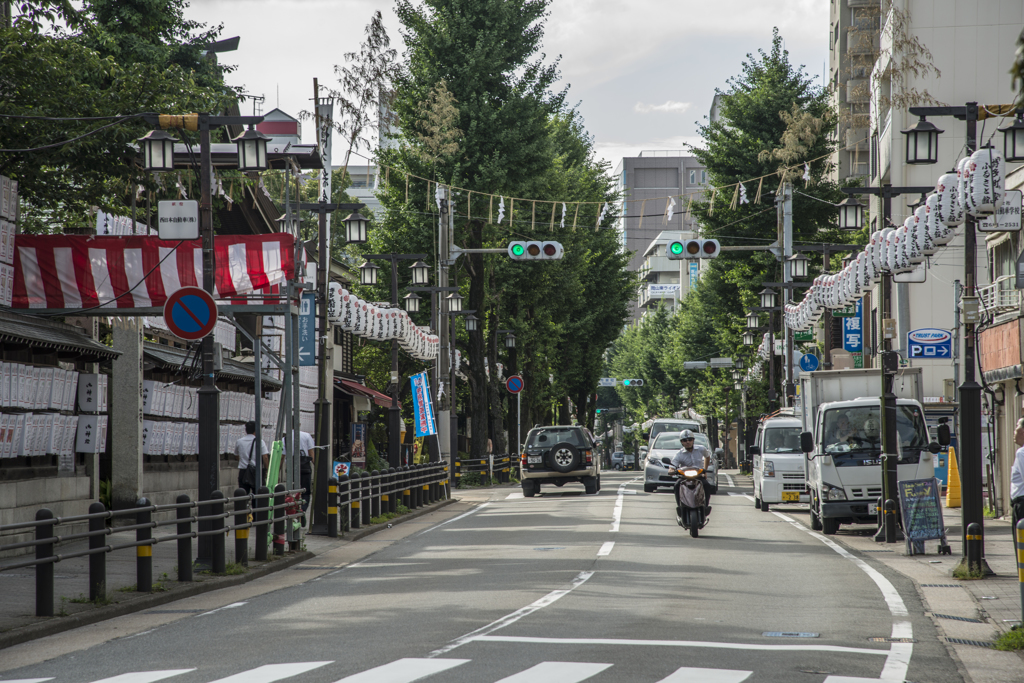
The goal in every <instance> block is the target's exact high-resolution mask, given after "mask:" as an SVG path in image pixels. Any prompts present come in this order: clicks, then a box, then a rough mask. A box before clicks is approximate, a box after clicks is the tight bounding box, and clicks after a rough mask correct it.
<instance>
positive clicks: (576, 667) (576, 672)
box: [496, 662, 611, 683]
mask: <svg viewBox="0 0 1024 683" xmlns="http://www.w3.org/2000/svg"><path fill="white" fill-rule="evenodd" d="M610 666H611V664H594V663H592V662H541V663H540V664H538V665H537V666H531V667H530V668H529V669H526V670H525V671H520V672H519V673H517V674H513V675H511V676H509V677H508V678H502V679H501V680H500V681H497V682H496V683H577V681H584V680H586V679H588V678H590V677H591V676H596V675H597V674H599V673H601V672H602V671H604V670H605V669H607V668H608V667H610Z"/></svg>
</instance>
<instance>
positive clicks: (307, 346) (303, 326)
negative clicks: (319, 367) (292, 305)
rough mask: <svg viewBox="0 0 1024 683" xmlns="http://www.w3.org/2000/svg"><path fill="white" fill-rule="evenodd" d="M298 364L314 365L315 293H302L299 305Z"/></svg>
mask: <svg viewBox="0 0 1024 683" xmlns="http://www.w3.org/2000/svg"><path fill="white" fill-rule="evenodd" d="M299 365H316V294H314V293H312V292H308V293H305V294H303V295H302V304H301V305H300V307H299Z"/></svg>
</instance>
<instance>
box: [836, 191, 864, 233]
mask: <svg viewBox="0 0 1024 683" xmlns="http://www.w3.org/2000/svg"><path fill="white" fill-rule="evenodd" d="M838 207H839V229H840V230H860V229H861V228H863V227H864V205H863V204H861V203H860V200H859V199H857V197H855V196H854V195H850V196H849V197H847V198H846V199H844V200H843V201H841V202H839V204H838Z"/></svg>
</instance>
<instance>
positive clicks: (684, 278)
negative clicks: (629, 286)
mask: <svg viewBox="0 0 1024 683" xmlns="http://www.w3.org/2000/svg"><path fill="white" fill-rule="evenodd" d="M693 236H694V233H693V232H690V231H683V230H665V231H663V232H661V233H660V234H659V235H658V236H657V237H656V238H654V240H652V241H651V243H650V244H649V245H648V246H647V249H645V250H644V255H643V256H644V260H643V264H642V265H641V266H640V271H639V272H640V296H639V298H638V299H637V309H638V315H639V317H640V318H643V317H644V316H646V315H647V314H648V313H650V312H651V311H653V310H654V309H656V308H657V307H658V306H660V305H663V306H665V308H667V309H668V310H669V311H670V312H675V311H676V309H678V307H679V302H680V301H682V300H683V299H684V298H685V297H686V295H687V293H689V291H690V288H691V287H693V286H694V285H695V283H696V280H697V276H698V270H697V269H698V266H699V261H695V260H691V261H676V260H672V259H669V257H668V251H667V250H668V244H669V242H672V241H674V240H679V239H687V238H690V237H693Z"/></svg>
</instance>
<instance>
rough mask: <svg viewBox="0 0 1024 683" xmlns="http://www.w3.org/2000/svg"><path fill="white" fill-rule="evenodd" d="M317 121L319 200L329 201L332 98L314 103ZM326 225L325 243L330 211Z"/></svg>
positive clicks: (328, 229) (329, 238)
mask: <svg viewBox="0 0 1024 683" xmlns="http://www.w3.org/2000/svg"><path fill="white" fill-rule="evenodd" d="M316 113H317V122H318V123H319V124H320V126H319V129H318V130H317V132H316V135H317V147H318V148H319V151H320V163H321V166H322V168H321V170H320V201H322V202H327V203H328V204H330V203H331V132H332V131H333V130H334V99H333V98H327V103H326V104H317V105H316ZM325 220H326V225H327V244H330V243H331V213H330V212H327V216H326V217H325Z"/></svg>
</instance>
